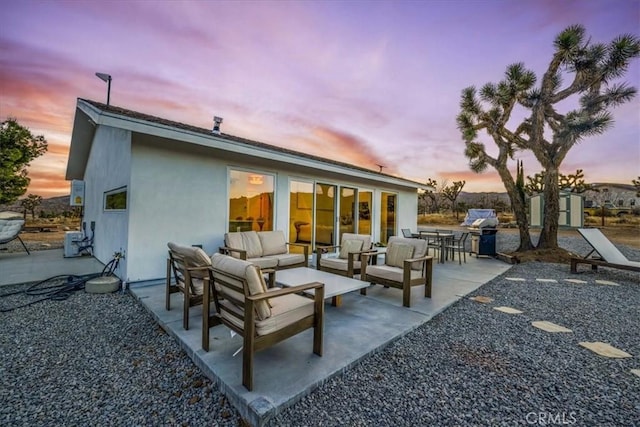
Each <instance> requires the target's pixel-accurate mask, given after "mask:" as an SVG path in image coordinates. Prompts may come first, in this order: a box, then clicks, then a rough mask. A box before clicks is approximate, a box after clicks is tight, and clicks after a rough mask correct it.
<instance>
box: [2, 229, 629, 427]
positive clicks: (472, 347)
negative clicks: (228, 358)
mask: <svg viewBox="0 0 640 427" xmlns="http://www.w3.org/2000/svg"><path fill="white" fill-rule="evenodd" d="M515 238H516V239H517V236H515ZM516 243H517V242H515V241H514V240H513V238H511V239H510V238H509V237H507V234H506V233H504V234H503V235H502V236H500V234H498V245H499V247H500V249H501V250H507V249H506V248H507V247H508V245H514V246H515V245H516ZM560 245H561V246H563V247H565V248H566V249H569V250H572V251H574V252H577V253H582V254H584V253H586V252H588V251H589V248H588V246H587V245H586V244H584V243H583V242H582V239H575V238H569V239H561V241H560ZM621 249H622V250H623V252H624V253H625V254H626V255H627V256H628V257H629V258H631V259H636V260H639V259H640V251H638V250H633V249H630V248H621ZM582 268H583V269H584V270H583V271H584V273H582V274H579V275H570V274H569V267H568V266H567V265H559V264H550V263H527V264H520V265H516V266H514V267H513V268H512V269H511V270H509V271H508V272H507V273H505V274H504V275H502V276H500V277H498V278H496V279H494V280H493V281H491V282H489V283H487V284H486V285H484V286H482V287H481V288H480V289H478V290H477V291H476V292H474V295H482V296H488V297H491V298H494V301H493V302H491V303H488V304H482V303H478V302H475V301H471V300H469V299H468V298H464V299H461V300H460V301H458V302H457V303H455V304H454V305H452V306H451V307H450V308H448V309H447V310H445V311H444V312H443V313H441V314H440V315H438V316H436V317H435V318H434V319H432V320H431V321H430V322H428V323H426V324H425V325H423V326H422V327H420V328H418V329H417V330H415V331H414V332H412V333H410V334H408V335H407V336H405V337H403V338H401V339H399V340H397V341H396V342H394V343H393V344H391V345H390V346H389V347H387V348H386V349H384V350H383V351H381V352H380V353H378V354H376V355H374V356H372V357H369V358H367V359H365V360H363V362H362V363H361V364H360V365H358V366H356V367H354V368H353V369H351V370H349V371H347V372H346V373H345V374H343V375H341V376H338V377H336V378H333V379H331V380H329V381H327V382H326V383H325V384H324V385H323V386H321V387H320V388H318V389H317V390H316V391H315V392H314V393H312V394H311V395H310V396H307V397H306V398H304V399H303V400H302V401H300V402H299V403H297V404H296V405H294V406H293V407H291V408H289V409H287V410H285V411H284V412H283V413H282V414H280V415H278V416H277V417H276V418H275V419H273V420H271V422H270V423H269V425H272V426H280V425H286V426H305V425H306V426H320V425H323V426H343V425H349V426H373V425H375V426H418V425H438V426H443V425H455V426H485V425H487V426H488V425H491V426H493V425H509V426H513V425H553V424H556V425H557V424H563V423H564V424H565V425H569V424H571V425H579V426H595V425H597V426H623V425H624V426H632V425H640V377H639V376H636V375H634V374H632V373H631V372H630V370H631V369H640V334H639V333H638V331H639V330H640V320H639V318H640V316H639V315H638V313H640V275H639V274H638V273H631V272H623V271H618V270H609V269H601V271H599V272H597V273H593V272H591V271H590V270H588V269H587V267H584V266H583V267H582ZM509 278H524V279H525V281H512V280H509ZM537 278H545V279H556V280H558V282H557V283H551V282H539V281H536V279H537ZM566 278H572V279H576V278H577V279H580V280H584V281H586V282H587V283H586V284H572V283H568V282H564V281H563V280H564V279H566ZM596 280H607V281H612V282H615V283H617V284H618V285H619V286H612V285H603V284H597V283H596ZM19 288H20V287H19V286H11V287H3V288H0V293H2V294H4V293H6V292H9V291H11V290H14V289H19ZM24 298H25V297H24V296H18V297H8V298H2V299H0V307H1V308H7V307H9V306H12V305H14V304H16V303H18V302H20V301H25V300H24ZM498 306H509V307H513V308H517V309H519V310H522V311H523V313H522V314H518V315H509V314H505V313H501V312H498V311H496V310H494V307H498ZM536 320H547V321H551V322H553V323H556V324H559V325H562V326H565V327H567V328H570V329H572V330H573V332H572V333H559V334H551V333H548V332H544V331H542V330H539V329H537V328H534V327H533V326H531V322H532V321H536ZM0 322H1V324H2V326H3V327H2V328H1V330H0V360H1V362H0V397H1V401H2V404H1V405H0V424H1V425H3V426H17V425H23V426H27V425H28V426H45V425H46V426H49V425H82V426H91V425H95V426H103V425H116V426H119V425H122V426H131V425H190V426H210V425H233V426H235V425H242V424H243V421H242V419H241V418H240V416H239V415H238V413H237V412H236V411H235V409H233V407H231V406H230V405H229V403H228V402H227V401H226V399H225V398H224V396H222V395H221V394H220V393H219V391H218V390H217V388H216V387H214V386H212V384H211V382H210V381H209V380H208V379H207V378H206V377H204V376H203V375H202V374H201V373H200V371H199V370H198V369H197V368H196V367H195V366H194V365H193V363H192V362H191V361H190V360H189V359H188V357H187V356H186V355H185V354H184V353H183V352H182V351H180V349H179V347H178V345H177V344H176V343H175V342H174V341H173V339H172V338H170V337H169V336H168V335H166V334H165V333H164V332H163V331H162V330H161V329H160V328H159V327H158V326H157V325H156V324H155V323H154V322H153V320H152V319H151V317H150V316H149V315H148V314H147V313H146V312H145V310H144V309H143V308H142V307H141V306H140V305H139V304H138V303H137V302H136V301H135V299H134V298H133V297H132V296H130V295H127V294H125V295H122V294H110V295H95V294H93V295H90V294H85V293H83V292H77V293H75V294H73V295H72V296H71V297H70V298H69V299H68V300H66V301H47V302H42V303H38V304H36V305H33V306H30V307H26V308H21V309H18V310H15V311H10V312H7V313H0ZM580 341H604V342H607V343H610V344H611V345H613V346H614V347H617V348H620V349H622V350H624V351H626V352H628V353H631V354H632V355H633V357H632V358H629V359H607V358H604V357H602V356H598V355H596V354H594V353H592V352H591V351H589V350H586V349H584V348H582V347H580V346H579V345H578V342H580Z"/></svg>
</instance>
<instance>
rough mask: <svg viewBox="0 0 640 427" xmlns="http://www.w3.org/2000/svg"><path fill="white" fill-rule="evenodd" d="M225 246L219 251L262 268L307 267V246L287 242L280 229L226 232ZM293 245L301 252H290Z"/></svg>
mask: <svg viewBox="0 0 640 427" xmlns="http://www.w3.org/2000/svg"><path fill="white" fill-rule="evenodd" d="M224 244H225V246H222V247H220V253H221V254H223V255H229V256H232V257H234V258H239V259H242V260H246V261H249V262H251V263H253V264H255V265H257V266H259V267H260V268H262V269H267V268H268V269H275V270H283V269H285V268H295V267H308V265H309V246H308V245H306V244H301V243H288V242H287V241H286V239H285V237H284V232H282V231H241V232H232V233H226V234H225V235H224ZM292 246H295V247H299V248H301V249H302V252H303V253H301V254H300V253H291V252H289V248H290V247H292Z"/></svg>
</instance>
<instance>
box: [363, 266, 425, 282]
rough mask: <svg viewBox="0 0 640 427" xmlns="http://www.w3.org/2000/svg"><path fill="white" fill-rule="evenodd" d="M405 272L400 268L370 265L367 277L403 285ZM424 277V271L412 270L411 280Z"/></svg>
mask: <svg viewBox="0 0 640 427" xmlns="http://www.w3.org/2000/svg"><path fill="white" fill-rule="evenodd" d="M402 272H403V270H401V269H399V268H398V267H392V266H390V265H370V266H367V276H373V277H379V278H381V279H387V280H392V281H394V282H398V283H402ZM421 277H423V276H422V271H420V270H411V280H414V279H419V278H421Z"/></svg>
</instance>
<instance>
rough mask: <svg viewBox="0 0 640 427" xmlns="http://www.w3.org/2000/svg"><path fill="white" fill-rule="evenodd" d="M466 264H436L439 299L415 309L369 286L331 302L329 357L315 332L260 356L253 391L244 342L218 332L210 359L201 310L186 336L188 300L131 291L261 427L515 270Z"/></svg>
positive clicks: (159, 290)
mask: <svg viewBox="0 0 640 427" xmlns="http://www.w3.org/2000/svg"><path fill="white" fill-rule="evenodd" d="M467 261H468V262H467V264H463V265H462V266H460V265H458V263H457V262H456V263H452V262H449V263H445V264H434V266H435V267H434V275H433V295H432V298H431V299H429V298H424V297H423V295H424V290H423V289H421V287H416V288H414V289H413V290H412V293H411V307H410V308H406V307H403V306H402V291H401V290H399V289H393V288H384V287H383V286H380V285H375V286H372V287H369V288H368V290H367V295H366V296H364V295H360V293H359V292H358V291H356V292H353V293H349V294H345V295H343V300H342V305H341V306H340V307H333V306H332V305H331V303H330V299H329V300H326V302H325V324H324V350H323V356H322V357H319V356H316V355H315V354H313V351H312V344H313V332H312V331H311V330H307V331H305V332H303V333H301V334H298V335H296V336H294V337H292V338H289V339H287V340H285V341H283V342H281V343H279V344H277V345H275V346H273V347H270V348H267V349H265V350H263V351H260V352H258V353H256V354H255V359H254V378H253V382H254V389H253V391H251V392H250V391H248V390H247V389H245V388H244V386H243V385H242V378H241V375H242V353H241V352H239V351H238V350H239V349H240V348H241V346H242V338H241V337H240V336H237V335H236V336H233V337H232V336H231V333H230V330H229V329H228V328H226V327H225V326H222V325H220V326H216V327H213V328H212V329H211V332H210V334H211V335H210V342H211V351H209V352H205V351H204V350H202V347H201V333H202V329H201V328H202V307H193V308H192V309H191V311H190V321H189V325H190V329H189V331H185V330H184V329H183V328H182V318H181V313H182V311H181V306H182V296H181V294H173V295H172V303H171V310H170V311H167V310H165V306H164V285H163V284H159V285H151V286H143V285H133V286H132V287H131V289H130V290H131V292H132V293H133V294H134V295H135V296H136V297H137V298H139V300H140V302H141V303H142V304H143V305H144V306H145V307H146V308H147V309H148V310H149V311H150V313H151V314H152V315H153V316H154V317H155V319H156V320H157V321H158V323H159V324H160V325H161V326H162V327H163V328H164V329H165V330H166V331H167V332H168V333H169V334H171V335H172V336H173V337H174V338H175V339H176V340H177V341H178V342H179V343H180V345H181V346H182V348H183V349H184V351H185V352H186V353H187V354H188V355H189V356H190V357H191V358H192V359H193V361H194V363H195V364H196V365H197V366H198V367H199V368H200V369H202V370H203V372H204V373H205V374H206V375H207V376H208V377H209V378H210V379H211V380H212V381H214V382H215V383H216V384H218V386H219V387H220V389H221V391H222V392H223V393H224V394H225V395H226V396H227V397H228V399H229V401H230V402H231V403H232V404H233V405H234V406H235V407H236V408H237V409H238V411H239V412H240V413H241V414H242V416H243V417H244V418H245V419H246V420H247V421H249V422H250V423H251V424H252V425H262V424H264V423H265V422H266V421H267V420H268V419H269V418H271V417H273V416H274V415H276V414H277V413H279V412H281V411H282V410H284V409H285V408H287V407H289V406H291V405H293V404H295V403H296V402H298V401H299V400H300V399H301V398H303V397H304V396H306V395H308V394H310V393H311V392H312V391H313V390H315V389H316V388H317V387H318V386H320V385H321V384H323V383H324V382H326V381H327V380H328V379H329V378H331V377H333V376H335V375H339V374H340V373H342V372H344V371H345V370H346V369H348V368H349V367H351V366H353V365H354V364H357V363H359V362H360V361H361V360H362V359H364V358H366V357H367V356H368V355H370V354H373V353H376V352H378V351H381V350H382V349H383V348H385V347H386V346H387V345H389V344H390V343H391V342H393V341H394V340H396V339H398V338H400V337H402V336H404V335H406V334H407V333H409V332H411V331H412V330H414V329H415V328H417V327H418V326H420V325H422V324H423V323H425V322H427V321H428V320H429V319H431V318H432V317H433V316H435V315H436V314H438V313H440V312H441V311H443V310H444V309H445V308H446V307H448V306H449V305H450V304H452V303H453V302H455V301H457V300H458V299H459V298H460V297H462V296H465V295H467V294H469V293H470V292H472V291H474V290H475V289H477V288H478V287H479V286H481V285H482V284H484V283H486V282H487V281H489V280H491V279H493V278H494V277H495V276H497V275H499V274H501V273H503V272H504V271H507V270H508V269H509V268H510V267H511V266H510V265H508V264H505V263H503V262H500V261H497V260H494V259H475V258H473V259H471V260H469V259H468V260H467ZM276 280H277V273H276ZM234 354H236V355H235V356H234Z"/></svg>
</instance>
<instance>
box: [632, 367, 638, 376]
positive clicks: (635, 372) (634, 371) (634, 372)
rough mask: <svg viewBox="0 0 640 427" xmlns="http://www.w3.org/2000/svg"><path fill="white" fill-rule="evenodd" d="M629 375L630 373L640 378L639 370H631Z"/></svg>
mask: <svg viewBox="0 0 640 427" xmlns="http://www.w3.org/2000/svg"><path fill="white" fill-rule="evenodd" d="M631 373H632V374H636V375H637V376H639V377H640V369H632V370H631Z"/></svg>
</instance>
